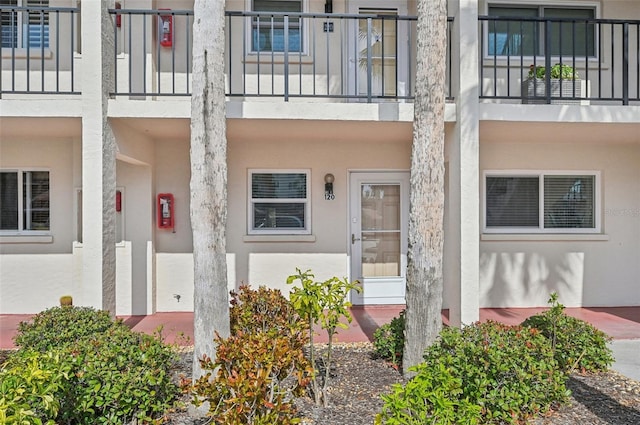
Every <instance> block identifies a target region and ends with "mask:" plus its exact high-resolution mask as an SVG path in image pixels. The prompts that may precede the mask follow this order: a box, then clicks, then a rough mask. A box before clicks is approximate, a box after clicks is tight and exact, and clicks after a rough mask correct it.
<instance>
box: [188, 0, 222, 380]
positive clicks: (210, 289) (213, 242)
mask: <svg viewBox="0 0 640 425" xmlns="http://www.w3.org/2000/svg"><path fill="white" fill-rule="evenodd" d="M224 9H225V2H224V0H215V1H214V0H196V1H195V4H194V22H193V95H192V96H191V182H190V189H191V205H190V207H191V208H190V209H191V229H192V232H193V267H194V270H193V277H194V344H195V347H194V354H193V356H194V358H193V378H194V379H197V378H198V377H200V376H201V375H202V369H201V368H200V363H199V362H198V359H199V358H201V357H202V356H203V355H205V354H206V355H207V356H209V357H211V358H215V354H216V350H215V345H214V343H213V338H214V331H215V332H218V333H219V334H220V335H221V336H223V337H227V336H228V335H229V298H228V293H227V262H226V230H225V227H226V222H227V137H226V112H225V90H224V87H225V86H224V40H225V31H224V25H225V17H224Z"/></svg>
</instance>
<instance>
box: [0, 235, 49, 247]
mask: <svg viewBox="0 0 640 425" xmlns="http://www.w3.org/2000/svg"><path fill="white" fill-rule="evenodd" d="M52 242H53V236H52V235H34V234H32V233H29V234H28V235H25V234H22V235H18V234H16V235H4V234H0V244H18V243H52Z"/></svg>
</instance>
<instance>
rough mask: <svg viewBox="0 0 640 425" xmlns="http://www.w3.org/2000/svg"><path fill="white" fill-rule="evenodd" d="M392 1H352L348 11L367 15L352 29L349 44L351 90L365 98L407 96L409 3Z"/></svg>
mask: <svg viewBox="0 0 640 425" xmlns="http://www.w3.org/2000/svg"><path fill="white" fill-rule="evenodd" d="M390 4H393V2H389V1H386V2H381V1H371V0H369V1H366V0H359V1H353V2H350V3H349V13H353V14H358V15H367V18H362V19H358V20H357V23H354V25H353V28H352V30H351V31H352V35H351V37H352V39H353V42H352V43H350V44H349V46H352V47H350V48H349V62H348V63H349V67H350V69H349V70H348V75H349V83H350V86H351V93H354V94H356V95H357V96H361V99H364V98H365V97H366V98H378V99H380V98H384V97H395V96H405V95H407V88H408V87H407V80H408V75H407V72H408V67H407V64H406V63H404V61H403V60H402V58H405V59H406V58H407V54H406V53H407V49H408V46H407V42H408V40H407V35H408V28H409V25H408V21H404V20H398V19H396V17H397V16H398V15H406V5H404V4H400V3H398V4H397V5H395V7H394V6H391V7H390Z"/></svg>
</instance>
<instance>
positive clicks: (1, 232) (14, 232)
mask: <svg viewBox="0 0 640 425" xmlns="http://www.w3.org/2000/svg"><path fill="white" fill-rule="evenodd" d="M42 171H46V172H48V173H49V229H48V230H28V229H24V210H25V208H26V207H25V205H24V188H23V184H22V182H23V179H24V174H25V173H37V172H42ZM0 172H2V173H17V174H18V228H17V229H2V230H0V235H50V234H51V211H52V209H53V208H52V204H53V202H52V196H51V170H50V169H48V168H0Z"/></svg>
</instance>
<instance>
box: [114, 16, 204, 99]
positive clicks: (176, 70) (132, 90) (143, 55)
mask: <svg viewBox="0 0 640 425" xmlns="http://www.w3.org/2000/svg"><path fill="white" fill-rule="evenodd" d="M109 13H111V14H112V15H113V31H114V40H115V43H114V45H115V48H114V51H113V55H114V88H113V91H112V92H111V94H112V95H115V96H119V95H128V96H189V95H191V77H192V75H191V69H192V68H191V66H192V65H191V54H192V45H191V42H192V24H193V11H192V10H150V9H141V10H134V9H110V10H109Z"/></svg>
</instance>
